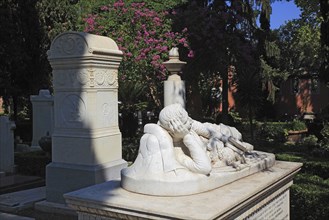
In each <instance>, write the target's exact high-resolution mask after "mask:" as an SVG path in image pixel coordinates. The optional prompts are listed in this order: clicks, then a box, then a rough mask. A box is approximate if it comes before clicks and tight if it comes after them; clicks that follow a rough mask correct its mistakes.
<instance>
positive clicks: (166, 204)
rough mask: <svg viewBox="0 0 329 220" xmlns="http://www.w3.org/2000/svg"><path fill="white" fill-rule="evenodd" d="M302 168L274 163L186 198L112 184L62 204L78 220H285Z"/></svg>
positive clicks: (68, 198)
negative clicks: (295, 179) (261, 219)
mask: <svg viewBox="0 0 329 220" xmlns="http://www.w3.org/2000/svg"><path fill="white" fill-rule="evenodd" d="M301 166H302V164H301V163H292V162H283V161H276V164H275V165H274V166H273V167H271V168H270V169H268V170H264V171H260V172H258V173H255V174H253V175H250V176H247V177H244V178H242V179H239V180H237V181H234V182H232V183H229V184H227V185H224V186H222V187H219V188H217V189H214V190H211V191H207V192H204V193H200V194H195V195H189V196H175V197H164V196H149V195H142V194H137V193H132V192H129V191H127V190H125V189H123V188H121V187H120V181H110V182H105V183H102V184H98V185H95V186H91V187H88V188H84V189H81V190H78V191H74V192H70V193H67V194H65V195H64V198H65V199H66V203H67V205H68V206H69V207H71V208H73V209H75V210H76V211H77V213H78V216H79V219H80V220H82V219H83V220H87V219H95V218H96V217H97V218H100V219H104V220H105V219H108V220H109V219H191V220H192V219H195V220H209V219H244V218H252V216H255V215H256V214H257V213H258V217H257V218H258V219H259V217H264V218H265V217H266V218H272V219H274V217H275V216H276V215H277V216H283V217H284V216H285V217H287V218H289V216H290V214H289V187H290V186H291V184H292V179H293V177H294V175H295V174H296V173H297V172H298V171H299V170H300V168H301ZM262 213H263V214H262ZM283 219H284V218H283Z"/></svg>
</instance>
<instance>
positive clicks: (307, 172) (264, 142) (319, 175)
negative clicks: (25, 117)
mask: <svg viewBox="0 0 329 220" xmlns="http://www.w3.org/2000/svg"><path fill="white" fill-rule="evenodd" d="M235 126H237V128H238V129H239V130H240V131H241V132H242V134H243V137H244V140H245V141H247V142H250V143H252V144H253V145H254V146H255V149H257V150H260V151H266V152H271V153H275V155H276V159H277V160H284V161H293V162H301V163H303V167H302V170H301V172H300V173H299V174H297V176H296V177H295V178H294V184H293V186H292V187H291V190H290V197H291V205H290V208H291V219H329V179H328V177H329V159H328V158H329V148H327V147H326V146H328V145H325V143H324V142H323V141H322V142H321V141H320V140H319V138H318V137H319V136H322V139H325V137H328V134H329V126H328V125H327V126H325V127H324V128H323V127H321V128H315V129H314V128H312V130H311V131H310V130H309V132H308V133H304V134H303V137H301V138H300V139H299V140H294V141H291V140H290V141H288V139H287V129H286V128H287V126H289V122H266V123H264V122H255V125H254V127H255V129H254V138H251V136H250V132H249V124H248V123H243V122H239V123H238V124H235ZM309 126H311V125H309ZM316 130H317V131H316ZM141 134H142V133H141V132H140V131H137V132H136V135H135V136H131V137H124V138H123V146H122V147H123V158H124V159H125V160H126V161H128V162H133V160H134V159H135V157H136V155H137V151H138V145H139V139H140V137H141ZM326 135H327V136H326ZM320 139H321V137H320ZM327 144H328V143H327ZM50 161H51V155H50V154H49V153H46V152H43V151H35V152H16V153H15V164H16V166H17V167H16V168H17V169H16V171H17V174H18V175H24V176H34V177H39V178H40V179H42V180H44V179H45V166H46V165H47V164H48V163H49V162H50ZM40 183H41V182H39V185H35V186H34V187H36V186H40ZM43 183H44V182H43ZM24 187H25V188H31V187H33V185H30V186H22V187H18V186H17V188H13V189H12V190H13V191H17V190H22V189H24ZM2 194H3V193H2ZM14 214H16V215H21V216H27V217H32V218H34V217H36V212H35V211H34V209H33V208H29V209H24V210H20V211H17V212H16V213H14Z"/></svg>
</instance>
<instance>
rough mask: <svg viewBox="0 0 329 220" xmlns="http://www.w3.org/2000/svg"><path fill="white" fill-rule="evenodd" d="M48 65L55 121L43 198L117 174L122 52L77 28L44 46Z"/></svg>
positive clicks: (57, 198) (55, 199)
mask: <svg viewBox="0 0 329 220" xmlns="http://www.w3.org/2000/svg"><path fill="white" fill-rule="evenodd" d="M48 59H49V62H50V64H51V66H52V69H53V77H54V78H53V83H54V115H55V125H54V133H53V135H52V163H50V164H49V165H48V166H47V169H46V199H47V201H48V202H55V203H64V199H63V194H64V193H67V192H70V191H73V190H77V189H80V188H84V187H87V186H90V185H94V184H97V183H101V182H104V181H108V180H111V179H116V178H119V177H120V170H121V169H122V168H123V167H126V166H127V163H126V161H124V160H123V159H122V146H121V133H120V130H119V125H118V68H119V65H120V61H121V59H122V52H121V51H120V50H119V49H118V46H117V44H116V43H115V42H114V41H113V40H112V39H110V38H107V37H103V36H97V35H92V34H88V33H80V32H66V33H63V34H60V35H58V36H57V37H56V38H55V39H54V41H53V42H52V44H51V47H50V50H49V51H48Z"/></svg>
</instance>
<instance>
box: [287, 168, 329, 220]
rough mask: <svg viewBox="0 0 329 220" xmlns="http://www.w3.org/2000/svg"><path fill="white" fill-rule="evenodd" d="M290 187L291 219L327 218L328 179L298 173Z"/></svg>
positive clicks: (328, 213) (328, 200) (328, 216)
mask: <svg viewBox="0 0 329 220" xmlns="http://www.w3.org/2000/svg"><path fill="white" fill-rule="evenodd" d="M294 183H295V184H294V185H293V186H292V187H291V191H290V195H291V219H298V220H299V219H314V220H315V219H328V218H329V206H328V204H329V180H328V179H327V180H325V179H323V178H321V177H318V176H315V175H312V174H298V175H297V176H296V177H295V178H294Z"/></svg>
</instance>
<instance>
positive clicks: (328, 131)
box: [321, 123, 329, 145]
mask: <svg viewBox="0 0 329 220" xmlns="http://www.w3.org/2000/svg"><path fill="white" fill-rule="evenodd" d="M321 135H322V137H323V139H322V145H329V123H325V124H324V127H323V129H322V130H321Z"/></svg>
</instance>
